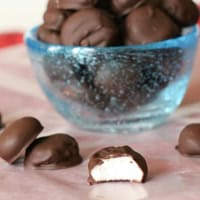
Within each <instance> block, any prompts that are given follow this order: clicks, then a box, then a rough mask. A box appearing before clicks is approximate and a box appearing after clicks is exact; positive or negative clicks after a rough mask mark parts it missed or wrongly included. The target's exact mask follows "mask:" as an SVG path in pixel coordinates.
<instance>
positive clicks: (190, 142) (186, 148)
mask: <svg viewBox="0 0 200 200" xmlns="http://www.w3.org/2000/svg"><path fill="white" fill-rule="evenodd" d="M176 148H177V150H178V151H179V152H180V153H181V154H184V155H190V156H193V155H200V124H189V125H187V126H186V127H185V128H184V129H183V130H182V131H181V133H180V136H179V139H178V146H177V147H176Z"/></svg>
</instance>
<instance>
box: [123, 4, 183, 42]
mask: <svg viewBox="0 0 200 200" xmlns="http://www.w3.org/2000/svg"><path fill="white" fill-rule="evenodd" d="M125 28H126V36H125V44H127V45H132V44H146V43H150V42H156V41H161V40H166V39H169V38H173V37H176V36H178V35H180V33H181V30H180V28H179V27H178V26H177V25H176V24H175V23H174V22H173V21H172V20H171V19H170V17H168V16H167V15H166V14H165V13H163V12H162V11H161V10H160V9H158V8H157V7H155V6H153V5H148V4H147V5H145V6H142V7H139V8H137V9H134V10H133V11H132V12H131V13H130V14H129V15H128V16H127V18H126V21H125Z"/></svg>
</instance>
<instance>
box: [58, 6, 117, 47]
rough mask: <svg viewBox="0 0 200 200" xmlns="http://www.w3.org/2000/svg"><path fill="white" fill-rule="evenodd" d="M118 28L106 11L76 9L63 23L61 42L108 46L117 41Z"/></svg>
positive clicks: (65, 43)
mask: <svg viewBox="0 0 200 200" xmlns="http://www.w3.org/2000/svg"><path fill="white" fill-rule="evenodd" d="M117 36H118V29H117V26H116V24H115V22H114V20H113V19H112V17H111V16H110V15H109V14H107V12H105V11H102V10H98V9H95V8H88V9H83V10H80V11H77V12H76V13H74V14H73V15H71V16H70V17H69V18H68V19H67V20H66V21H65V23H64V24H63V26H62V29H61V42H62V44H64V45H75V46H77V45H81V46H99V47H103V46H108V45H114V44H115V43H116V41H117Z"/></svg>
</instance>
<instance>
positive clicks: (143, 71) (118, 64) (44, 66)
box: [25, 26, 199, 133]
mask: <svg viewBox="0 0 200 200" xmlns="http://www.w3.org/2000/svg"><path fill="white" fill-rule="evenodd" d="M37 28H38V27H34V28H33V29H31V30H30V31H28V32H27V34H26V37H25V42H26V45H27V48H28V52H29V56H30V59H31V62H32V65H33V68H34V71H35V74H36V77H37V79H38V81H39V83H40V86H41V87H42V89H43V91H44V92H45V94H46V96H47V97H48V99H49V100H50V102H52V104H53V105H54V107H55V108H56V109H57V111H58V112H59V113H61V114H62V115H63V116H64V117H65V118H66V119H67V120H68V121H69V122H71V123H72V124H74V125H76V126H77V127H78V128H80V129H84V130H87V131H91V132H96V131H98V132H106V133H109V132H118V133H124V132H136V131H138V130H141V129H142V130H143V129H149V128H153V127H155V126H157V125H159V124H161V123H163V122H164V121H165V120H166V118H167V117H168V116H169V115H170V114H171V113H172V112H173V111H174V110H175V109H176V108H177V107H178V106H179V105H180V103H181V101H182V99H183V97H184V94H185V92H186V89H187V86H188V82H189V79H190V76H191V70H192V66H193V61H194V56H195V52H196V48H197V44H198V35H199V32H198V28H197V26H193V27H190V28H188V29H187V30H185V31H184V32H185V33H184V34H183V35H182V36H181V37H178V38H175V39H170V40H165V41H161V42H156V43H151V44H146V45H133V46H117V47H106V48H102V47H101V48H100V47H79V46H62V45H53V44H47V43H44V42H41V41H39V40H38V39H37V36H36V32H37Z"/></svg>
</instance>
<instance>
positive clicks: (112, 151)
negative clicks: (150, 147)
mask: <svg viewBox="0 0 200 200" xmlns="http://www.w3.org/2000/svg"><path fill="white" fill-rule="evenodd" d="M122 156H130V157H132V158H133V160H134V161H135V162H136V163H137V164H138V166H139V167H140V168H141V170H142V171H143V179H142V182H145V181H146V178H147V174H148V167H147V163H146V160H145V159H144V157H143V156H142V155H141V154H139V153H138V152H136V151H134V150H133V149H132V148H130V147H129V146H119V147H114V146H111V147H106V148H103V149H101V150H99V151H97V152H96V153H94V154H93V155H92V156H91V158H90V160H89V163H88V170H89V178H88V182H89V183H90V184H94V183H95V182H96V181H95V180H94V179H93V177H92V175H91V171H92V169H93V168H94V167H95V166H97V165H102V164H103V161H102V160H104V159H112V158H118V157H122ZM112 181H113V180H112Z"/></svg>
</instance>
